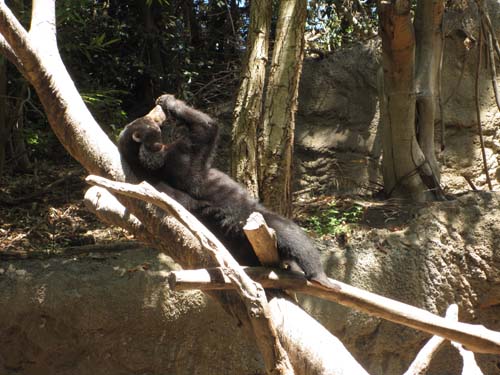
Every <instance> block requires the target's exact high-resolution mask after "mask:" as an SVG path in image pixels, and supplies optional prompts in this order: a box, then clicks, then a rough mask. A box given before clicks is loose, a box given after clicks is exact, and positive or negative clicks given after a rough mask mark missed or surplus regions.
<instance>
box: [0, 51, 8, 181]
mask: <svg viewBox="0 0 500 375" xmlns="http://www.w3.org/2000/svg"><path fill="white" fill-rule="evenodd" d="M9 138H10V131H9V125H8V121H7V60H6V59H5V58H4V57H2V56H0V176H2V175H3V172H4V168H5V157H6V154H7V153H6V150H7V144H8V142H9Z"/></svg>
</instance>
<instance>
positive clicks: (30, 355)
mask: <svg viewBox="0 0 500 375" xmlns="http://www.w3.org/2000/svg"><path fill="white" fill-rule="evenodd" d="M171 266H172V262H171V260H169V258H168V257H165V256H164V255H162V254H159V253H158V252H155V251H152V250H129V251H126V252H123V253H120V254H114V255H106V256H83V257H77V258H70V259H65V258H55V259H50V260H42V261H41V260H33V261H28V260H26V261H9V262H0V374H6V375H7V374H23V375H31V374H32V375H44V374H47V375H63V374H68V375H69V374H71V375H88V374H96V375H100V374H102V375H119V374H127V375H130V374H141V375H146V374H185V375H188V374H189V375H191V374H199V375H205V374H259V373H263V371H262V366H263V365H262V362H261V359H260V354H259V352H258V351H257V350H256V348H255V345H254V344H253V342H252V340H251V339H249V338H248V337H246V336H245V335H244V334H243V333H242V332H241V331H240V330H239V329H238V327H237V324H236V322H235V321H234V319H233V318H231V317H230V316H229V315H227V314H226V313H225V312H224V311H223V310H222V309H221V308H220V307H219V306H218V305H216V304H215V303H214V302H213V301H211V300H209V299H207V297H205V296H204V295H203V294H202V293H201V292H185V293H174V292H171V291H170V290H169V289H168V287H167V286H166V285H165V284H164V283H162V282H161V279H160V277H159V275H158V272H157V271H159V270H168V269H170V267H171Z"/></svg>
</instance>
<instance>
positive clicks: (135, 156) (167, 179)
mask: <svg viewBox="0 0 500 375" xmlns="http://www.w3.org/2000/svg"><path fill="white" fill-rule="evenodd" d="M157 104H159V105H160V106H161V107H162V109H163V111H164V112H165V114H166V115H167V117H168V120H167V122H171V121H172V120H175V121H177V122H178V123H179V124H178V125H181V126H186V127H187V128H188V131H187V133H186V135H185V136H183V137H181V138H180V139H178V140H176V141H174V142H172V143H169V144H164V143H162V140H161V129H160V126H159V125H158V124H155V123H154V122H153V121H152V120H150V119H149V118H147V117H143V118H139V119H137V120H135V121H133V122H131V123H130V124H128V125H127V126H126V127H125V129H124V130H123V132H122V133H121V134H120V138H119V142H118V148H119V150H120V153H121V154H122V156H123V158H124V159H125V160H126V161H127V163H128V164H129V165H130V166H131V167H132V169H133V171H134V173H135V174H136V175H137V176H138V177H139V178H141V179H144V180H146V181H149V182H151V183H153V184H155V183H159V182H162V183H166V184H168V185H169V186H170V187H171V188H170V191H167V192H168V193H169V194H170V195H171V196H172V197H173V198H174V199H177V200H179V201H180V203H181V204H182V205H183V206H184V207H186V208H187V209H188V210H189V211H191V212H192V213H193V214H194V215H195V216H196V217H197V218H198V219H199V220H200V221H201V222H202V223H203V224H204V225H205V226H207V228H208V229H210V230H211V231H212V232H213V233H214V234H215V235H216V236H217V237H218V238H219V239H220V240H221V242H222V243H223V244H224V245H225V246H226V247H227V248H228V249H229V250H230V251H231V253H232V254H233V256H234V257H235V258H236V260H237V261H238V262H239V263H240V264H242V265H249V266H255V265H259V261H258V259H257V257H256V255H255V253H254V252H253V250H252V247H251V245H250V243H249V242H248V240H247V238H246V236H245V234H244V232H243V226H244V225H245V223H246V220H247V219H248V217H249V216H250V214H251V213H252V212H260V213H261V214H262V215H263V216H264V219H265V220H266V222H267V224H268V225H269V226H270V227H271V228H273V229H274V230H275V231H276V236H277V242H278V253H279V256H280V260H281V262H282V263H284V264H286V265H288V266H289V267H290V268H292V269H294V270H300V271H303V272H304V274H305V276H306V277H307V279H309V280H314V281H317V282H319V283H321V284H323V285H327V286H330V287H336V286H335V285H333V284H332V283H330V281H329V280H328V278H327V276H326V275H325V273H324V271H323V267H322V265H321V261H320V258H319V254H318V252H317V250H316V249H315V247H314V245H313V243H312V241H311V240H310V239H309V237H308V236H307V235H306V234H305V233H304V231H303V230H302V229H301V228H300V227H299V226H298V225H297V224H295V223H294V222H293V221H291V220H289V219H286V218H284V217H281V216H280V215H277V214H276V213H273V212H271V211H269V210H268V209H266V208H265V207H263V206H262V205H261V204H260V203H258V202H257V201H256V200H255V199H253V198H252V197H250V195H249V194H248V193H247V191H246V190H245V189H244V188H243V187H242V186H241V185H240V184H238V183H237V182H235V181H234V180H232V179H231V178H230V177H229V176H228V175H226V174H225V173H223V172H221V171H219V170H218V169H215V168H212V167H211V163H212V158H213V154H214V150H215V147H216V143H217V138H218V127H217V124H216V123H215V121H214V120H213V119H212V118H211V117H210V116H208V115H206V114H204V113H202V112H200V111H197V110H195V109H193V108H191V107H189V106H187V105H186V104H185V103H184V102H183V101H181V100H177V99H175V98H174V97H173V96H172V95H163V96H161V97H160V98H158V100H157Z"/></svg>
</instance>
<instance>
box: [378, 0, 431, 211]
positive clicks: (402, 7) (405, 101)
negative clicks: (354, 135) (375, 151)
mask: <svg viewBox="0 0 500 375" xmlns="http://www.w3.org/2000/svg"><path fill="white" fill-rule="evenodd" d="M378 10H379V18H380V21H379V22H380V26H379V27H380V29H379V33H380V36H381V38H382V66H383V77H384V79H383V87H382V88H381V92H382V93H381V98H380V103H381V105H380V107H381V121H382V123H381V126H382V127H383V130H382V134H383V175H384V188H385V191H386V193H387V194H388V195H389V196H401V197H407V198H412V199H413V200H416V201H425V200H427V199H429V198H430V197H431V196H432V195H430V194H429V193H428V191H427V186H426V185H425V183H424V182H423V181H422V178H421V177H420V176H421V174H422V171H424V172H425V174H427V175H432V172H431V170H430V167H429V163H428V162H426V159H425V156H424V154H423V153H422V150H421V149H420V147H419V145H418V143H417V138H416V132H415V102H416V100H415V36H414V30H413V25H412V21H411V13H410V10H411V1H409V0H391V1H381V0H379V2H378Z"/></svg>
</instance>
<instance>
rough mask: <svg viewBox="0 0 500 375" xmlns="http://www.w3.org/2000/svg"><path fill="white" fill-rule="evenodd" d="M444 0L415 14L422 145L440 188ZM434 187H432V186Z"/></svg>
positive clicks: (422, 5)
mask: <svg viewBox="0 0 500 375" xmlns="http://www.w3.org/2000/svg"><path fill="white" fill-rule="evenodd" d="M443 13H444V0H432V1H429V0H424V1H422V0H420V1H419V2H418V4H417V10H416V14H415V21H414V24H415V36H416V38H415V40H416V45H417V49H416V68H417V71H416V92H417V113H418V116H417V119H416V120H417V129H418V144H419V145H420V148H421V149H422V152H423V153H424V155H425V159H426V160H427V162H428V163H429V167H430V169H431V173H432V174H431V176H429V177H431V178H434V179H435V180H436V182H437V185H438V186H436V188H439V181H440V175H441V174H440V170H439V164H438V162H437V160H436V152H435V147H434V145H435V143H434V122H435V120H436V112H437V111H436V103H437V99H438V98H437V95H438V93H439V75H440V69H441V50H442V47H443ZM427 185H428V187H429V188H432V185H431V186H429V184H427Z"/></svg>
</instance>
